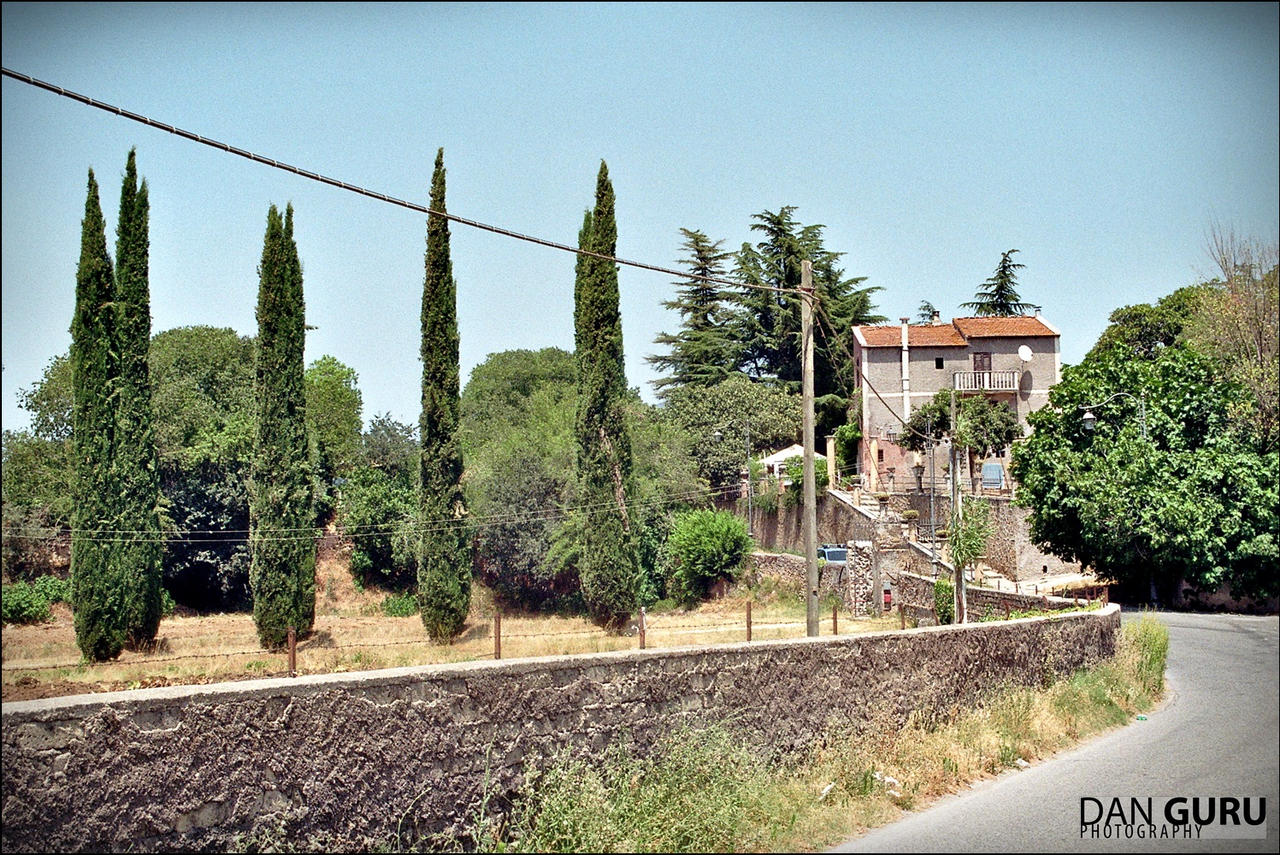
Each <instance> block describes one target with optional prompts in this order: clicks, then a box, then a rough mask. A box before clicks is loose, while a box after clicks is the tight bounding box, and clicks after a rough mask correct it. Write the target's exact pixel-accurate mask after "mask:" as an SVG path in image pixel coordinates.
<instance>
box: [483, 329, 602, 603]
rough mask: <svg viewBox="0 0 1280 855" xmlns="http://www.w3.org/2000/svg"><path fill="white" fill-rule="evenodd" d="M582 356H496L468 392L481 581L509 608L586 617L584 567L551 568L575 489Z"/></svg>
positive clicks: (546, 352)
mask: <svg viewBox="0 0 1280 855" xmlns="http://www.w3.org/2000/svg"><path fill="white" fill-rule="evenodd" d="M576 407H577V380H576V369H575V365H574V356H573V354H571V353H569V352H567V351H564V350H560V349H558V348H545V349H543V350H539V351H528V350H514V351H504V352H502V353H493V354H490V355H489V357H488V358H487V359H486V360H485V361H484V362H482V363H481V364H479V365H477V366H476V367H475V368H474V369H473V370H472V372H471V378H470V380H469V381H468V382H467V386H466V388H465V389H464V390H463V392H462V400H461V410H462V429H461V431H460V434H461V435H462V436H463V437H464V438H465V439H464V442H465V448H466V450H467V473H468V476H467V500H468V505H469V507H471V509H472V510H473V511H474V513H475V515H476V517H477V519H479V520H480V524H479V526H478V528H477V532H476V551H475V559H474V566H475V570H476V574H477V576H478V577H479V578H480V579H481V580H482V581H483V582H484V583H485V584H486V585H487V586H489V588H490V589H492V590H493V592H494V594H495V596H496V597H497V598H498V600H499V602H501V603H502V604H503V605H504V606H505V607H508V608H510V607H523V608H532V609H538V610H567V611H582V609H583V604H582V598H581V587H580V585H579V581H578V573H577V566H576V564H557V563H554V562H550V561H548V560H547V556H548V553H549V551H550V549H551V543H552V538H553V535H554V533H555V532H556V530H557V528H558V527H559V521H558V517H559V511H560V509H561V508H565V507H567V506H568V505H569V504H570V503H571V501H572V495H573V493H574V490H575V489H576V488H575V462H574V455H575V440H574V427H573V426H574V416H575V412H576Z"/></svg>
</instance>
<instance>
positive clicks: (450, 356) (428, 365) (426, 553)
mask: <svg viewBox="0 0 1280 855" xmlns="http://www.w3.org/2000/svg"><path fill="white" fill-rule="evenodd" d="M431 210H432V211H436V212H438V213H433V214H430V215H428V217H427V252H426V259H425V265H426V275H425V278H424V281H423V287H422V415H421V418H420V419H419V422H418V430H419V437H420V439H421V442H422V457H421V464H420V466H419V470H418V472H419V477H418V495H419V501H420V504H419V518H418V520H419V523H420V526H421V530H422V531H421V537H422V539H421V546H420V548H419V552H418V606H419V608H420V610H421V612H422V623H423V626H425V627H426V630H427V634H428V635H430V636H431V639H432V640H433V641H437V642H442V641H449V640H450V639H452V638H453V637H454V636H456V635H457V634H458V633H459V632H460V631H461V630H462V626H463V623H464V622H465V621H466V619H467V609H468V608H469V606H470V604H471V555H470V548H469V545H468V542H467V531H466V526H465V522H464V515H465V513H466V504H465V502H464V499H463V495H462V484H461V482H462V449H461V447H460V446H459V443H458V307H457V286H456V285H455V283H454V280H453V263H452V261H451V260H450V258H449V221H448V220H447V219H446V218H445V217H444V216H442V214H444V213H445V171H444V149H439V150H438V151H437V152H436V165H435V171H434V173H433V174H432V176H431Z"/></svg>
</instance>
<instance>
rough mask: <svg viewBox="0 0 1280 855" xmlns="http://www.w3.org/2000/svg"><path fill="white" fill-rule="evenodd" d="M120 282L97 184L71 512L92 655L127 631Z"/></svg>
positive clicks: (77, 327)
mask: <svg viewBox="0 0 1280 855" xmlns="http://www.w3.org/2000/svg"><path fill="white" fill-rule="evenodd" d="M115 315H116V309H115V281H114V276H113V274H112V265H111V257H110V255H108V254H107V236H106V223H105V222H104V220H103V217H102V205H101V203H100V201H99V199H98V182H97V181H96V180H95V179H94V177H93V170H92V169H90V170H89V191H88V196H87V198H86V199H85V204H84V220H83V221H82V222H81V231H80V264H79V267H78V268H77V270H76V307H75V314H74V316H73V317H72V321H71V384H72V415H71V419H72V429H71V443H72V449H73V453H74V455H75V473H74V477H75V493H74V506H73V508H72V512H71V527H72V530H73V535H72V540H71V608H72V611H73V612H74V615H75V630H76V644H77V645H78V646H79V647H80V651H81V653H83V654H84V656H85V657H86V658H88V659H92V660H98V661H101V660H104V659H113V658H115V657H116V656H118V655H120V651H121V649H122V648H123V647H124V643H125V638H126V636H127V634H128V625H127V609H126V591H127V582H128V580H127V579H125V578H122V573H121V571H120V564H119V562H118V561H117V556H116V548H115V544H114V542H113V541H112V540H110V539H109V538H111V536H112V534H114V530H115V529H117V528H119V526H118V525H117V515H118V509H117V497H118V496H119V488H118V485H117V484H116V482H115V478H116V471H115V467H114V466H113V465H112V460H113V456H114V451H115V413H114V408H115V399H116V393H117V384H118V375H119V366H118V364H117V357H116V351H115V346H114V344H115V342H114V336H115V331H114V328H115V323H114V321H115Z"/></svg>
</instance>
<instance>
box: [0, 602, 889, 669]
mask: <svg viewBox="0 0 1280 855" xmlns="http://www.w3.org/2000/svg"><path fill="white" fill-rule="evenodd" d="M506 617H507V619H508V620H510V619H511V616H510V615H507V616H506ZM503 618H504V615H503V614H502V613H501V612H495V613H494V615H493V617H492V618H491V619H490V620H489V621H488V622H487V625H486V624H483V623H481V624H472V626H471V628H470V629H469V630H468V632H467V633H465V634H464V638H465V639H466V640H465V641H462V642H455V645H453V647H454V649H455V650H456V651H457V652H459V653H461V654H462V655H461V656H460V657H459V656H447V655H446V656H439V655H436V656H431V655H424V656H422V657H420V661H416V662H412V663H399V664H401V665H404V664H419V665H427V664H435V663H441V662H457V661H473V660H481V659H501V658H503V652H502V644H503V642H510V641H515V642H517V644H516V645H514V646H515V647H517V648H520V647H523V648H525V652H526V653H527V651H528V650H529V648H531V647H537V648H538V651H537V653H536V654H535V655H586V654H590V653H594V652H599V650H582V649H580V648H581V647H582V645H581V644H580V643H579V644H575V643H574V642H571V641H569V639H575V640H577V641H581V640H584V639H585V640H588V641H592V640H594V642H595V645H594V646H596V647H597V648H598V647H605V648H609V649H611V650H622V649H647V648H650V647H674V646H700V645H708V644H719V643H726V642H750V641H752V640H753V633H755V632H760V631H763V632H766V633H769V634H770V635H771V638H770V640H778V639H780V638H790V637H804V636H805V635H806V634H807V627H808V620H807V618H806V619H804V620H797V619H787V618H786V617H785V616H778V615H777V614H771V615H770V616H769V617H767V618H766V619H765V620H763V621H753V614H752V608H751V604H750V603H748V604H747V605H746V606H745V607H744V610H743V612H742V613H741V614H740V615H739V616H737V617H736V618H735V619H732V620H729V619H725V620H714V621H710V622H708V621H696V620H693V621H691V620H688V619H687V616H683V615H682V616H680V617H676V618H672V617H660V618H657V619H655V618H652V617H649V616H648V615H647V614H645V613H644V612H641V613H640V614H639V615H638V616H637V617H636V618H635V620H633V621H631V622H630V623H628V624H627V625H626V626H625V627H624V628H623V629H622V630H621V631H619V632H616V633H609V632H606V631H605V630H603V629H601V628H599V627H591V628H583V629H569V630H556V631H538V632H528V631H519V630H517V631H507V630H504V629H503V628H502V621H503ZM245 619H246V620H249V618H248V616H246V617H245ZM865 621H866V618H865V617H855V616H854V615H853V614H852V613H849V612H845V614H843V615H841V614H840V609H839V607H838V606H833V607H832V609H831V611H830V612H829V613H826V614H825V615H824V616H823V617H822V619H821V620H820V622H819V634H820V635H826V636H832V635H837V634H845V635H847V634H853V632H856V631H859V629H861V628H865V626H866V624H865ZM860 624H861V627H860ZM842 626H843V631H842V629H841V627H842ZM875 628H879V627H875ZM486 631H487V632H486ZM486 634H487V635H488V637H489V638H490V639H491V640H492V644H493V647H492V649H491V650H489V649H475V648H476V647H477V645H476V642H477V641H480V640H481V639H483V638H484V637H485V635H486ZM705 636H718V637H716V638H714V639H706V638H705ZM699 637H703V638H702V640H696V639H698V638H699ZM529 642H550V643H549V644H541V645H536V644H530V643H529ZM161 643H162V644H163V643H164V642H163V641H162V642H161ZM481 643H483V642H481ZM413 646H417V647H421V648H424V653H428V652H430V651H434V652H436V653H437V654H439V653H440V652H442V651H444V652H447V651H449V649H450V648H449V647H448V646H442V645H439V644H436V643H434V642H432V641H431V639H429V638H428V637H426V635H425V634H424V635H422V636H420V637H415V638H405V639H395V640H390V641H352V642H337V641H335V640H333V638H332V636H331V635H330V634H329V632H328V630H327V629H321V630H317V631H315V632H313V634H312V635H310V636H309V637H307V638H304V639H301V640H298V639H296V638H293V637H291V638H290V643H289V644H288V645H286V646H285V647H283V648H279V649H273V648H265V647H257V648H245V649H239V650H231V651H221V650H216V651H206V652H198V653H184V654H172V655H165V653H164V651H163V650H160V651H158V652H157V653H154V654H148V653H146V652H145V651H129V652H127V653H126V654H125V656H124V657H123V658H120V659H115V660H110V661H108V662H100V663H94V662H90V661H87V660H83V659H81V660H77V661H70V660H66V661H58V662H47V661H40V660H23V659H18V660H16V661H15V660H13V658H12V655H11V652H9V651H6V653H5V657H4V658H5V659H6V660H10V661H6V662H5V663H4V664H3V665H0V672H4V673H6V674H12V673H27V672H31V673H35V672H43V671H76V672H84V671H88V672H93V671H100V672H105V671H107V670H108V669H113V668H115V669H118V668H121V667H123V668H127V669H129V670H131V671H136V670H137V669H139V668H150V667H151V666H153V665H167V664H170V663H175V662H183V661H186V662H194V661H198V660H202V661H206V662H210V663H216V662H221V661H225V660H232V659H237V658H244V657H253V658H254V659H255V660H261V659H263V658H264V657H266V658H274V657H280V658H281V659H282V660H285V661H287V662H291V663H295V664H294V665H293V667H286V668H284V669H282V670H284V671H287V672H289V674H290V676H294V675H296V674H298V673H301V672H304V671H305V673H308V674H322V673H335V672H337V671H339V670H347V669H346V668H345V666H343V664H342V662H341V661H334V660H333V657H332V656H325V655H321V654H328V653H330V652H336V653H340V654H341V653H353V654H358V653H360V652H362V651H369V650H380V649H387V648H397V647H405V648H408V647H413ZM511 652H512V651H511V650H510V648H509V649H508V656H509V655H510V654H511ZM515 652H516V653H517V655H521V651H519V650H517V651H515ZM156 676H163V675H162V674H161V673H160V672H157V674H156ZM214 676H224V674H223V672H215V674H214Z"/></svg>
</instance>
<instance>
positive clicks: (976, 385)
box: [952, 371, 1019, 392]
mask: <svg viewBox="0 0 1280 855" xmlns="http://www.w3.org/2000/svg"><path fill="white" fill-rule="evenodd" d="M1018 373H1019V372H1017V371H957V372H955V374H953V375H952V377H953V380H954V383H955V386H954V388H955V390H956V391H957V392H1016V391H1018Z"/></svg>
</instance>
